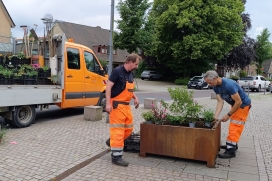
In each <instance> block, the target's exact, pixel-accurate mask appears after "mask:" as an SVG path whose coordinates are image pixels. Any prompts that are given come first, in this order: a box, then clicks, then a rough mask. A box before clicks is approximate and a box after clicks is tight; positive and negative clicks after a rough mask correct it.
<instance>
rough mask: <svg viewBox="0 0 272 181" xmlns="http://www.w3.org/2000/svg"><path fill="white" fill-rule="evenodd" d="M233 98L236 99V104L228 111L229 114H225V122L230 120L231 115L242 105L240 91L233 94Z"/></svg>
mask: <svg viewBox="0 0 272 181" xmlns="http://www.w3.org/2000/svg"><path fill="white" fill-rule="evenodd" d="M231 98H232V99H233V100H234V105H233V106H232V107H231V109H230V111H229V112H228V114H227V115H225V116H224V117H223V119H222V121H223V122H225V121H227V120H229V118H230V116H231V115H232V114H233V113H235V112H236V111H237V110H238V109H239V107H240V106H241V105H242V100H241V97H240V95H239V94H238V92H236V93H235V94H233V95H231Z"/></svg>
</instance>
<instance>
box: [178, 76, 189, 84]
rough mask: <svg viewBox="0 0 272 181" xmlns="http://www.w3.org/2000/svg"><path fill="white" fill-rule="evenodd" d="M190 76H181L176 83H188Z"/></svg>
mask: <svg viewBox="0 0 272 181" xmlns="http://www.w3.org/2000/svg"><path fill="white" fill-rule="evenodd" d="M189 80H190V78H189V77H187V78H179V79H176V80H175V84H177V85H187V84H188V82H189Z"/></svg>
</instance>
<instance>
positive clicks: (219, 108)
mask: <svg viewBox="0 0 272 181" xmlns="http://www.w3.org/2000/svg"><path fill="white" fill-rule="evenodd" d="M216 99H217V104H216V110H215V113H214V119H215V121H217V119H218V116H219V114H220V113H221V111H222V109H223V105H224V100H223V99H222V98H221V96H220V95H219V94H216Z"/></svg>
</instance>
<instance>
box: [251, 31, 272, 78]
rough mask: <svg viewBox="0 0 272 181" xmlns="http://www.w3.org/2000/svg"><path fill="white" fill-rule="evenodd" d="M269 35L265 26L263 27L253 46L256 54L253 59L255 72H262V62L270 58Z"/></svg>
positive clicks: (271, 56)
mask: <svg viewBox="0 0 272 181" xmlns="http://www.w3.org/2000/svg"><path fill="white" fill-rule="evenodd" d="M269 37H270V33H269V31H268V29H267V28H265V29H264V30H263V31H262V32H261V34H260V35H258V36H257V40H256V45H255V48H254V49H255V51H256V54H257V59H256V60H255V63H256V67H257V70H256V72H257V74H260V73H262V71H261V68H262V66H263V62H264V61H265V60H268V59H270V58H272V55H271V43H270V42H269Z"/></svg>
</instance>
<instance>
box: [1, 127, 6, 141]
mask: <svg viewBox="0 0 272 181" xmlns="http://www.w3.org/2000/svg"><path fill="white" fill-rule="evenodd" d="M6 133H7V131H6V129H5V128H1V126H0V143H2V141H3V138H4V136H5V134H6Z"/></svg>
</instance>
